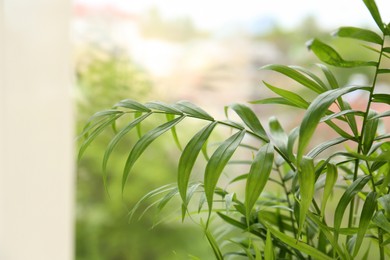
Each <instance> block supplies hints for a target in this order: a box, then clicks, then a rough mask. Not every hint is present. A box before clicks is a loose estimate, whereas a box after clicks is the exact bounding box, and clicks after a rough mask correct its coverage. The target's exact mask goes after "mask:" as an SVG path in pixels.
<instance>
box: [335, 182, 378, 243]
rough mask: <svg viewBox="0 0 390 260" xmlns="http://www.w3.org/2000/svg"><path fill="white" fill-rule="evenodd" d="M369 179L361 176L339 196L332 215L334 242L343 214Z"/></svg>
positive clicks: (336, 238)
mask: <svg viewBox="0 0 390 260" xmlns="http://www.w3.org/2000/svg"><path fill="white" fill-rule="evenodd" d="M370 179H371V176H368V175H367V176H363V177H360V178H358V179H357V180H356V181H354V182H353V183H352V184H351V185H350V186H348V188H347V189H346V190H345V192H344V194H343V195H342V196H341V198H340V201H339V203H338V204H337V207H336V211H335V214H334V229H335V230H334V237H335V240H336V241H337V240H338V236H339V233H340V226H341V221H342V220H343V216H344V212H345V210H346V208H347V206H348V204H349V203H350V202H351V200H352V199H353V197H354V196H355V195H356V194H357V193H358V192H360V191H361V190H362V189H363V187H364V186H365V185H366V184H367V182H368V181H369V180H370Z"/></svg>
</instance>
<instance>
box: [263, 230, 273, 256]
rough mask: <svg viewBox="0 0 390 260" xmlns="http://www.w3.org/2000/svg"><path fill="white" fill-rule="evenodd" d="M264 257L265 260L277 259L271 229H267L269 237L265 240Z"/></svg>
mask: <svg viewBox="0 0 390 260" xmlns="http://www.w3.org/2000/svg"><path fill="white" fill-rule="evenodd" d="M264 259H265V260H274V259H275V254H274V248H273V246H272V238H271V232H270V231H269V230H267V239H266V240H265V248H264Z"/></svg>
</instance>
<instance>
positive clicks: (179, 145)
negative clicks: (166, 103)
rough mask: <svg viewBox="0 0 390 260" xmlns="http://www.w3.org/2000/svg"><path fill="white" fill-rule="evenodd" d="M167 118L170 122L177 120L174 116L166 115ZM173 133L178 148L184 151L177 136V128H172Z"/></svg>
mask: <svg viewBox="0 0 390 260" xmlns="http://www.w3.org/2000/svg"><path fill="white" fill-rule="evenodd" d="M166 117H167V120H168V121H171V120H173V119H175V115H173V114H166ZM171 133H172V137H173V140H174V141H175V144H176V146H177V148H178V149H179V150H180V151H183V148H182V147H181V144H180V140H179V137H178V136H177V131H176V126H173V127H172V128H171Z"/></svg>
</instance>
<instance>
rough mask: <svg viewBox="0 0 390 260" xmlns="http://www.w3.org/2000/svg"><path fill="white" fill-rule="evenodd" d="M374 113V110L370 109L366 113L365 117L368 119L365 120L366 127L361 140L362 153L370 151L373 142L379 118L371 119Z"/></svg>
mask: <svg viewBox="0 0 390 260" xmlns="http://www.w3.org/2000/svg"><path fill="white" fill-rule="evenodd" d="M376 115H377V113H376V112H375V111H372V110H371V111H369V113H368V117H367V118H368V119H369V120H367V121H366V128H365V130H364V133H363V140H362V144H363V146H362V148H363V153H364V154H367V153H368V152H369V151H370V149H371V146H372V143H373V142H374V139H375V136H376V133H377V128H378V123H379V119H378V118H376V119H371V118H373V117H375V116H376ZM370 119H371V120H370Z"/></svg>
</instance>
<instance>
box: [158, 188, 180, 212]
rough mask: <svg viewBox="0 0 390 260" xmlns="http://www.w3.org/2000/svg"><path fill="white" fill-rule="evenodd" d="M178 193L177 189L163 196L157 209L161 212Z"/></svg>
mask: <svg viewBox="0 0 390 260" xmlns="http://www.w3.org/2000/svg"><path fill="white" fill-rule="evenodd" d="M178 193H179V191H178V189H177V188H174V189H172V190H171V191H170V192H168V193H167V194H165V196H164V197H163V198H162V199H161V200H160V202H159V203H158V205H157V208H158V209H159V210H162V209H163V208H164V207H165V206H166V205H167V204H168V202H170V201H171V200H172V198H173V197H175V196H176V195H177V194H178Z"/></svg>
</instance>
